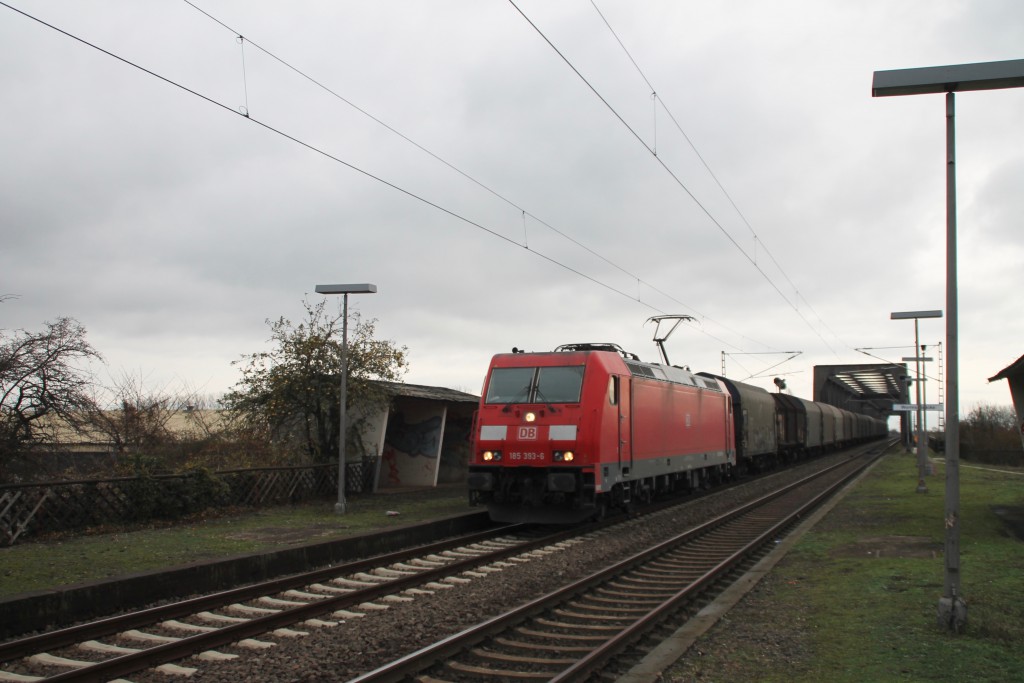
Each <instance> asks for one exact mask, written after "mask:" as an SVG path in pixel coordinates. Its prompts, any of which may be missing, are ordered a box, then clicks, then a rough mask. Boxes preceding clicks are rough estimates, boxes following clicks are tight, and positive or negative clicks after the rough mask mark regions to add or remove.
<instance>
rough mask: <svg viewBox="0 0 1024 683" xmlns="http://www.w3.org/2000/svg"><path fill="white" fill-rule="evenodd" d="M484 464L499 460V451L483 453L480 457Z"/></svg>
mask: <svg viewBox="0 0 1024 683" xmlns="http://www.w3.org/2000/svg"><path fill="white" fill-rule="evenodd" d="M480 457H481V458H483V460H484V462H491V461H497V460H501V451H484V452H483V453H482V454H481V455H480Z"/></svg>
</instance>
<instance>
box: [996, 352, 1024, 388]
mask: <svg viewBox="0 0 1024 683" xmlns="http://www.w3.org/2000/svg"><path fill="white" fill-rule="evenodd" d="M1021 374H1024V356H1021V357H1020V358H1018V359H1017V360H1015V361H1013V362H1012V363H1010V364H1009V365H1008V366H1006V367H1005V368H1003V369H1002V370H1000V371H999V372H998V373H996V375H995V376H994V377H989V378H988V381H989V382H995V381H996V380H999V379H1010V378H1011V377H1015V376H1017V375H1021Z"/></svg>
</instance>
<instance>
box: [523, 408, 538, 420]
mask: <svg viewBox="0 0 1024 683" xmlns="http://www.w3.org/2000/svg"><path fill="white" fill-rule="evenodd" d="M523 417H524V418H525V419H526V421H527V422H533V421H534V420H536V419H537V413H535V412H533V411H532V410H531V411H530V412H528V413H527V414H526V415H524V416H523Z"/></svg>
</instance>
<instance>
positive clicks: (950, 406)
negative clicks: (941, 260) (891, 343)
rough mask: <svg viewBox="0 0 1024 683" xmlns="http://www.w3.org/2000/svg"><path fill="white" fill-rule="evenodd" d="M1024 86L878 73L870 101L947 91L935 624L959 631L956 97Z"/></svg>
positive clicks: (937, 72)
mask: <svg viewBox="0 0 1024 683" xmlns="http://www.w3.org/2000/svg"><path fill="white" fill-rule="evenodd" d="M1020 87H1024V59H1012V60H1008V61H1004V62H982V63H979V64H956V65H952V66H930V67H924V68H918V69H895V70H892V71H876V72H875V73H874V78H873V79H872V83H871V96H872V97H887V96H893V95H923V94H927V93H946V350H947V354H948V355H947V364H946V369H947V374H946V406H945V409H946V516H945V520H944V522H945V526H946V545H945V553H944V557H945V563H946V569H945V581H944V586H943V595H942V597H941V598H940V599H939V608H938V617H939V623H940V624H941V625H943V626H946V627H947V628H949V629H950V630H952V631H955V632H959V631H960V630H961V629H962V628H963V627H964V626H965V625H966V624H967V603H966V602H964V600H963V598H962V597H961V596H960V395H959V384H960V378H959V367H958V366H959V351H958V339H957V319H958V313H959V312H958V309H957V287H956V154H955V147H956V146H955V140H956V134H955V126H954V93H956V92H958V91H965V90H997V89H1001V88H1020Z"/></svg>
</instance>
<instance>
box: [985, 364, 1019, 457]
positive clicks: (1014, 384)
mask: <svg viewBox="0 0 1024 683" xmlns="http://www.w3.org/2000/svg"><path fill="white" fill-rule="evenodd" d="M1000 379H1005V380H1007V381H1008V382H1009V383H1010V397H1011V398H1012V399H1013V409H1014V411H1016V413H1017V435H1018V436H1019V437H1020V439H1021V446H1022V447H1024V356H1021V357H1020V358H1018V359H1017V360H1015V361H1014V362H1013V363H1011V364H1010V365H1008V366H1006V367H1005V368H1003V369H1002V370H1000V371H999V372H997V373H996V374H995V375H994V376H992V377H989V378H988V381H989V382H995V381H996V380H1000Z"/></svg>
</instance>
